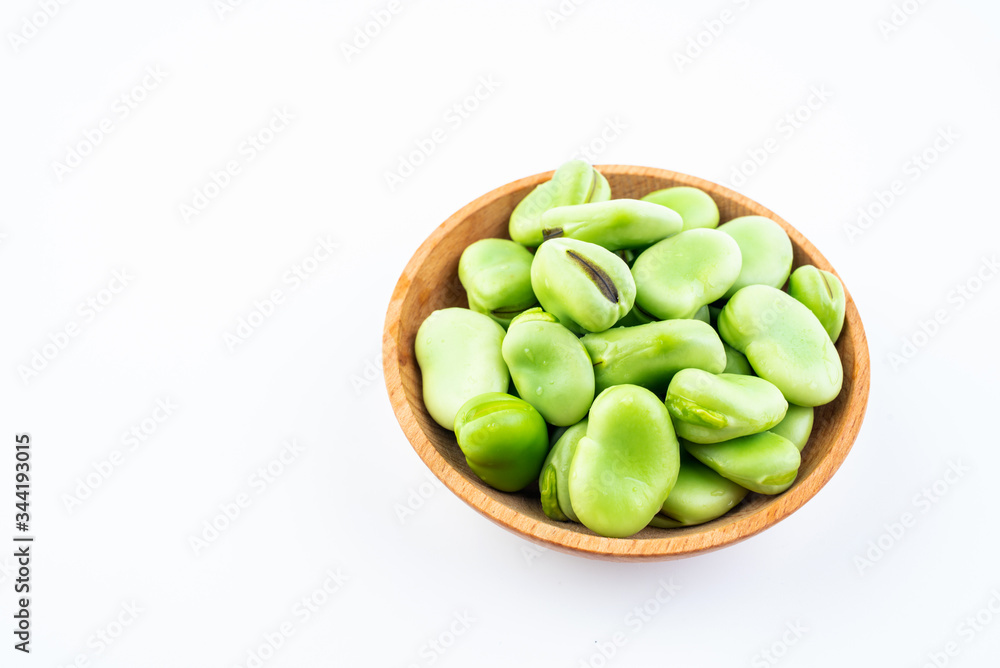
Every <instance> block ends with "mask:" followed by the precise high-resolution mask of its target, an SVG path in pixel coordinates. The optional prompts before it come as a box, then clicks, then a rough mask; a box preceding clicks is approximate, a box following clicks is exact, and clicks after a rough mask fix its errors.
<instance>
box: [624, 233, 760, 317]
mask: <svg viewBox="0 0 1000 668" xmlns="http://www.w3.org/2000/svg"><path fill="white" fill-rule="evenodd" d="M741 265H742V261H741V255H740V247H739V246H738V245H737V243H736V241H734V240H733V238H732V237H730V236H728V235H726V234H723V233H722V232H720V231H718V230H711V229H694V230H688V231H686V232H681V233H680V234H678V235H676V236H673V237H670V238H669V239H664V240H663V241H661V242H659V243H657V244H656V245H654V246H652V247H650V248H649V249H647V250H646V251H644V252H643V253H642V255H640V256H639V257H638V258H636V260H635V264H633V265H632V276H633V278H635V289H636V296H635V302H636V304H638V305H639V306H640V307H641V308H642V309H643V310H645V311H646V312H648V313H651V314H652V315H654V316H656V317H657V318H660V319H661V320H670V319H673V318H691V317H693V316H694V315H695V313H697V312H698V311H699V310H700V309H701V308H702V307H703V306H706V305H707V304H709V303H710V302H713V301H715V300H716V299H719V298H720V297H722V296H723V295H724V294H725V293H726V291H727V290H728V289H729V286H731V285H732V284H733V282H734V281H735V280H736V278H737V276H739V275H740V267H741Z"/></svg>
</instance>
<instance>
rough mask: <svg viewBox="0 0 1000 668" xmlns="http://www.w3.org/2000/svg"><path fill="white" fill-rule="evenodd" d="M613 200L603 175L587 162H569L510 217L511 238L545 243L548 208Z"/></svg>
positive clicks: (521, 203)
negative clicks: (544, 230)
mask: <svg viewBox="0 0 1000 668" xmlns="http://www.w3.org/2000/svg"><path fill="white" fill-rule="evenodd" d="M609 199H611V186H610V185H608V180H607V179H606V178H604V175H603V174H601V173H600V172H598V171H597V170H596V169H594V168H593V167H592V166H591V165H590V164H589V163H587V162H586V161H584V160H570V161H569V162H567V163H565V164H563V165H562V166H561V167H559V169H557V170H556V171H555V174H553V175H552V179H551V180H549V181H546V182H545V183H543V184H541V185H539V186H537V187H536V188H535V189H534V190H532V191H531V192H530V193H528V196H527V197H525V198H524V199H523V200H521V201H520V202H519V203H518V205H517V206H516V207H514V211H513V212H512V213H511V215H510V225H509V231H510V238H511V239H513V240H514V241H516V242H517V243H519V244H521V245H524V246H538V245H540V244H541V243H542V241H543V236H542V214H544V213H545V212H546V211H548V210H549V209H554V208H556V207H559V206H571V205H573V204H586V203H588V202H604V201H607V200H609Z"/></svg>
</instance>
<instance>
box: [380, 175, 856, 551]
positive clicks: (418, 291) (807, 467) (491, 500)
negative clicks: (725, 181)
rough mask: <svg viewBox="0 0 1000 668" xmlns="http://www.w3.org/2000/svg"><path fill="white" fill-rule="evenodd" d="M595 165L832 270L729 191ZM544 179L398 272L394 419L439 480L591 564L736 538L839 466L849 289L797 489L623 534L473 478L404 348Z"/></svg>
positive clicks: (391, 348) (388, 338)
mask: <svg viewBox="0 0 1000 668" xmlns="http://www.w3.org/2000/svg"><path fill="white" fill-rule="evenodd" d="M597 168H598V170H599V171H600V172H601V173H602V174H604V175H605V176H606V177H607V179H608V181H609V182H610V184H611V192H612V196H613V197H615V198H620V197H632V198H640V197H642V196H643V195H646V194H647V193H649V192H652V191H654V190H658V189H660V188H667V187H670V186H696V187H698V188H701V189H702V190H705V191H707V192H708V193H710V194H711V195H712V197H713V198H714V199H715V201H716V202H717V203H718V205H719V211H720V214H721V222H726V221H728V220H731V219H733V218H736V217H738V216H746V215H758V216H765V217H767V218H770V219H772V220H775V221H777V222H778V223H779V224H780V225H781V226H782V227H783V228H785V231H786V232H788V236H789V237H790V238H791V240H792V246H793V248H794V250H795V259H794V266H795V267H798V266H800V265H802V264H813V265H815V266H817V267H819V268H820V269H825V270H826V271H830V272H833V273H836V272H834V269H833V267H831V266H830V263H829V262H827V260H826V258H824V257H823V255H822V254H821V253H820V252H819V251H818V250H816V248H815V247H814V246H813V245H812V244H811V243H809V241H808V240H807V239H806V238H805V237H804V236H802V234H800V233H799V232H798V230H796V229H795V228H794V227H792V226H791V225H789V224H788V223H786V222H785V221H784V220H782V219H781V218H779V217H778V216H776V215H775V214H774V213H772V212H771V211H769V210H768V209H765V208H764V207H762V206H761V205H760V204H757V203H756V202H753V201H751V200H749V199H747V198H746V197H744V196H743V195H740V194H739V193H736V192H733V191H732V190H729V189H728V188H724V187H722V186H720V185H717V184H715V183H711V182H709V181H705V180H703V179H699V178H695V177H693V176H687V175H684V174H678V173H675V172H668V171H666V170H663V169H652V168H649V167H633V166H629V165H599V166H597ZM551 177H552V172H545V173H544V174H536V175H534V176H529V177H527V178H524V179H520V180H519V181H514V182H513V183H509V184H507V185H505V186H502V187H500V188H497V189H496V190H494V191H492V192H489V193H487V194H485V195H483V196H482V197H480V198H479V199H477V200H475V201H474V202H472V203H471V204H468V205H467V206H465V207H463V208H462V209H461V210H459V211H458V212H457V213H455V214H454V215H453V216H451V217H450V218H449V219H448V220H446V221H445V222H444V223H442V224H441V225H440V226H439V227H438V228H437V229H436V230H435V231H434V232H433V234H431V235H430V236H429V237H428V238H427V240H426V241H424V243H423V244H422V245H421V246H420V248H418V249H417V252H416V253H414V255H413V257H412V258H411V259H410V262H409V263H408V264H407V265H406V268H405V269H404V270H403V274H402V276H400V277H399V282H398V283H397V284H396V288H395V290H394V291H393V294H392V301H391V302H390V303H389V310H388V312H387V313H386V318H385V331H384V333H383V337H382V355H383V370H384V373H385V384H386V388H387V389H388V391H389V398H390V399H391V401H392V407H393V410H394V411H395V412H396V419H397V420H399V424H400V426H401V427H402V428H403V432H404V433H405V434H406V437H407V438H408V439H409V441H410V443H411V444H412V445H413V448H414V450H416V451H417V454H418V455H420V458H421V459H423V460H424V463H425V464H427V466H428V467H429V468H430V470H431V471H433V472H434V475H436V476H437V477H438V478H440V480H441V482H443V483H444V484H445V485H447V486H448V488H449V489H450V490H451V491H453V492H454V493H455V494H457V495H458V496H459V497H460V498H461V499H462V500H463V501H465V502H466V503H468V504H469V505H470V506H472V507H473V508H475V509H476V510H477V511H479V512H480V513H482V514H483V515H484V516H486V517H487V518H488V519H490V520H492V521H493V522H495V523H496V524H499V525H500V526H502V527H504V528H506V529H509V530H510V531H513V532H514V533H517V534H519V535H520V536H522V537H524V538H527V539H528V540H531V541H533V542H535V543H537V544H539V545H542V546H544V547H547V548H551V549H555V550H559V551H562V552H567V553H570V554H576V555H581V556H585V557H591V558H596V559H607V560H612V561H655V560H664V559H677V558H682V557H689V556H692V555H695V554H700V553H703V552H709V551H712V550H717V549H719V548H721V547H725V546H727V545H732V544H734V543H737V542H739V541H741V540H745V539H747V538H749V537H750V536H753V535H755V534H757V533H760V532H761V531H763V530H764V529H766V528H768V527H770V526H772V525H774V524H776V523H777V522H779V521H781V520H783V519H784V518H786V517H788V515H790V514H791V513H793V512H794V511H795V510H797V509H798V508H800V507H801V506H802V505H803V504H804V503H805V502H806V501H808V500H809V499H811V498H812V497H813V495H815V494H816V492H818V491H819V489H820V488H821V487H822V486H823V485H825V484H826V482H827V481H828V480H829V479H830V478H831V476H833V474H834V473H835V472H836V471H837V469H838V468H839V467H840V465H841V463H842V462H843V461H844V458H845V457H846V456H847V453H848V452H850V450H851V446H852V445H853V444H854V440H855V438H856V437H857V435H858V430H859V429H860V428H861V422H862V420H863V419H864V415H865V408H866V406H867V404H868V385H869V374H870V368H869V361H868V342H867V340H866V339H865V330H864V328H863V327H862V325H861V318H860V316H859V315H858V310H857V308H856V306H855V304H854V301H853V300H852V299H851V295H850V293H849V292H847V317H846V321H845V323H844V329H843V333H842V334H841V336H840V339H839V341H838V342H837V350H838V352H839V353H840V359H841V360H842V361H843V365H844V386H843V389H842V390H841V392H840V395H839V396H838V397H837V399H835V400H834V401H833V402H832V403H829V404H827V405H826V406H820V407H818V408H817V409H816V419H815V426H814V427H813V432H812V436H811V437H810V439H809V443H808V445H807V446H806V447H805V450H804V451H803V453H802V466H801V468H800V469H799V476H798V479H797V480H796V481H795V484H794V485H792V487H791V488H790V489H788V490H787V491H786V492H784V493H783V494H779V495H777V496H765V495H761V494H753V493H751V494H749V495H747V497H746V499H745V500H744V501H743V502H742V503H740V504H739V505H738V506H737V507H736V508H734V509H733V510H731V511H730V512H729V513H727V514H726V515H724V516H722V517H720V518H718V519H716V520H713V521H711V522H708V523H707V524H702V525H700V526H695V527H686V528H682V529H655V528H646V529H644V530H642V531H641V532H639V533H638V534H636V535H634V536H632V537H630V538H604V537H601V536H598V535H596V534H594V533H593V532H591V531H589V530H588V529H587V528H585V527H583V526H582V525H579V524H574V523H569V522H556V521H554V520H551V519H549V518H548V517H546V516H545V514H544V513H543V512H542V506H541V502H540V501H539V499H538V491H537V489H532V488H529V489H528V490H525V491H523V492H520V493H516V494H508V493H505V492H499V491H497V490H495V489H493V488H491V487H489V486H487V485H485V484H484V483H483V482H482V481H480V480H479V478H477V477H476V476H475V474H473V473H472V471H471V470H470V469H469V467H468V465H467V464H466V462H465V458H464V457H463V456H462V452H461V450H459V448H458V444H457V443H456V442H455V435H454V434H453V433H452V432H450V431H448V430H446V429H443V428H441V427H440V426H439V425H438V424H437V423H436V422H434V420H433V419H431V417H430V415H428V413H427V410H426V408H424V404H423V399H422V393H421V377H420V369H419V367H418V366H417V362H416V358H415V355H414V348H413V344H414V339H415V336H416V333H417V329H418V328H419V327H420V324H421V323H422V322H423V321H424V318H426V317H427V316H428V315H429V314H430V313H431V312H432V311H434V310H436V309H441V308H446V307H449V306H464V307H467V306H468V302H467V300H466V297H465V291H464V290H463V289H462V286H461V284H460V283H459V280H458V259H459V257H460V256H461V254H462V251H463V250H464V249H465V247H466V246H468V245H469V244H471V243H472V242H474V241H477V240H479V239H484V238H487V237H503V238H508V234H507V223H508V219H509V218H510V213H511V211H513V209H514V206H515V205H516V204H517V203H518V202H520V201H521V199H523V198H524V197H525V196H526V195H527V194H528V193H529V192H530V191H531V190H532V189H533V188H534V187H535V186H537V185H538V184H540V183H542V182H544V181H547V180H549V179H550V178H551ZM845 292H846V288H845ZM459 533H460V532H459Z"/></svg>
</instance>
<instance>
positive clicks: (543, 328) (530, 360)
mask: <svg viewBox="0 0 1000 668" xmlns="http://www.w3.org/2000/svg"><path fill="white" fill-rule="evenodd" d="M502 352H503V359H504V361H505V362H506V363H507V368H508V369H509V370H510V376H511V379H512V380H513V381H514V386H515V387H516V388H517V392H518V394H519V395H520V396H521V398H523V399H524V400H525V401H527V402H528V403H529V404H531V405H532V406H534V407H535V410H537V411H538V412H539V413H541V414H542V417H543V418H545V421H546V422H548V423H549V424H552V425H555V426H557V427H567V426H569V425H572V424H576V423H577V422H579V421H580V420H582V419H583V418H585V417H586V416H587V411H589V410H590V405H591V404H592V403H593V402H594V366H593V363H592V362H591V361H590V356H589V355H588V354H587V349H586V348H584V346H583V344H582V343H580V339H578V338H577V337H576V335H575V334H573V332H571V331H569V330H568V329H566V328H565V327H563V326H562V325H560V324H559V321H558V320H557V319H556V317H555V316H554V315H552V314H550V313H545V312H544V311H542V309H540V308H533V309H529V310H527V311H525V312H524V313H522V314H521V315H519V316H517V317H516V318H514V320H512V321H511V323H510V327H509V328H508V329H507V336H505V337H504V340H503V345H502Z"/></svg>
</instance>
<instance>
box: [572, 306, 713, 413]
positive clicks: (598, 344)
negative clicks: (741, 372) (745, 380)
mask: <svg viewBox="0 0 1000 668" xmlns="http://www.w3.org/2000/svg"><path fill="white" fill-rule="evenodd" d="M581 341H583V345H584V346H586V348H587V352H588V353H589V354H590V359H591V361H592V362H593V363H594V379H595V381H596V384H597V386H596V391H597V392H598V393H601V392H603V391H604V390H606V389H607V388H609V387H611V386H612V385H626V384H630V385H639V386H640V387H644V388H646V389H648V390H651V391H653V392H655V393H657V394H660V395H661V396H662V394H663V393H664V392H666V390H667V386H668V385H669V384H670V379H671V378H673V376H674V374H675V373H677V372H678V371H680V370H681V369H687V368H692V367H693V368H696V369H704V370H705V371H708V372H710V373H721V372H722V370H723V369H725V368H726V351H725V349H724V348H723V347H722V340H721V339H720V338H719V335H718V334H717V333H716V332H715V330H714V329H712V327H711V326H710V325H706V324H705V323H703V322H701V321H700V320H664V321H662V322H652V323H649V324H648V325H638V326H636V327H615V328H614V329H609V330H608V331H606V332H601V333H599V334H587V335H586V336H584V337H583V338H582V339H581Z"/></svg>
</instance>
